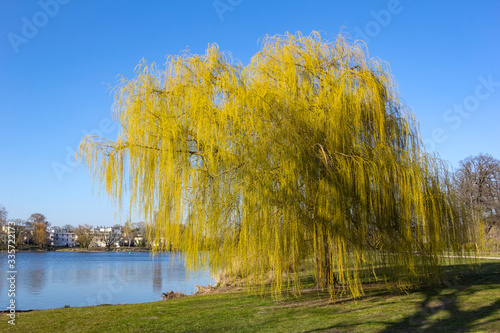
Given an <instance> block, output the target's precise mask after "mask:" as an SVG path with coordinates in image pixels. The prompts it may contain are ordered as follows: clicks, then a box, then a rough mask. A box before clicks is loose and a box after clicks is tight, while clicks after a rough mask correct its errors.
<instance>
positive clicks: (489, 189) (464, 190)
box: [454, 154, 500, 235]
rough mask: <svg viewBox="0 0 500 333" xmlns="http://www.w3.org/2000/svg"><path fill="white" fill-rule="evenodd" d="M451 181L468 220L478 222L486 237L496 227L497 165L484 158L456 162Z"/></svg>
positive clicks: (499, 202)
mask: <svg viewBox="0 0 500 333" xmlns="http://www.w3.org/2000/svg"><path fill="white" fill-rule="evenodd" d="M454 179H455V190H456V193H457V195H458V197H459V199H460V201H461V202H462V203H463V204H464V205H465V207H467V211H468V212H469V213H470V219H471V220H473V221H474V220H475V218H481V219H482V220H483V221H484V222H485V234H486V235H488V233H489V232H490V230H491V229H492V228H493V227H494V226H495V225H500V161H499V160H498V159H496V158H493V157H492V156H491V155H488V154H479V155H477V156H469V157H467V158H466V159H464V160H462V161H460V166H459V168H458V170H457V171H456V172H455V174H454Z"/></svg>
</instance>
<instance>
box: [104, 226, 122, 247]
mask: <svg viewBox="0 0 500 333" xmlns="http://www.w3.org/2000/svg"><path fill="white" fill-rule="evenodd" d="M120 238H121V234H120V232H119V231H118V230H117V229H115V228H111V231H110V232H105V233H104V234H103V235H102V239H103V241H104V244H105V245H106V248H107V249H108V250H109V249H111V246H112V245H114V244H115V243H116V242H118V241H119V240H120Z"/></svg>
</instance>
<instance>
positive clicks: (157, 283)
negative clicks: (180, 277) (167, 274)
mask: <svg viewBox="0 0 500 333" xmlns="http://www.w3.org/2000/svg"><path fill="white" fill-rule="evenodd" d="M162 269H163V266H162V264H161V262H160V261H159V260H158V261H155V262H154V265H153V291H154V292H161V291H162V290H161V286H162Z"/></svg>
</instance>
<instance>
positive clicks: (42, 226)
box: [26, 213, 50, 248]
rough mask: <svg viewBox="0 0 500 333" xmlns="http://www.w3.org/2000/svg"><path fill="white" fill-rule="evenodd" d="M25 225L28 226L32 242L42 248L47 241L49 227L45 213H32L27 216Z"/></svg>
mask: <svg viewBox="0 0 500 333" xmlns="http://www.w3.org/2000/svg"><path fill="white" fill-rule="evenodd" d="M26 225H27V226H29V231H30V236H31V237H32V240H33V242H34V244H35V245H38V246H40V247H41V248H42V247H43V246H44V245H45V244H46V243H47V241H48V234H47V229H48V228H49V227H50V222H49V221H47V218H46V217H45V215H43V214H40V213H34V214H31V216H30V217H29V218H28V220H27V221H26Z"/></svg>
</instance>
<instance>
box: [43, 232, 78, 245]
mask: <svg viewBox="0 0 500 333" xmlns="http://www.w3.org/2000/svg"><path fill="white" fill-rule="evenodd" d="M49 238H50V245H52V246H68V247H74V246H75V245H76V240H77V238H78V236H77V235H75V234H74V233H72V232H67V230H65V229H63V230H61V231H60V232H59V231H56V230H54V229H52V230H50V232H49Z"/></svg>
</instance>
